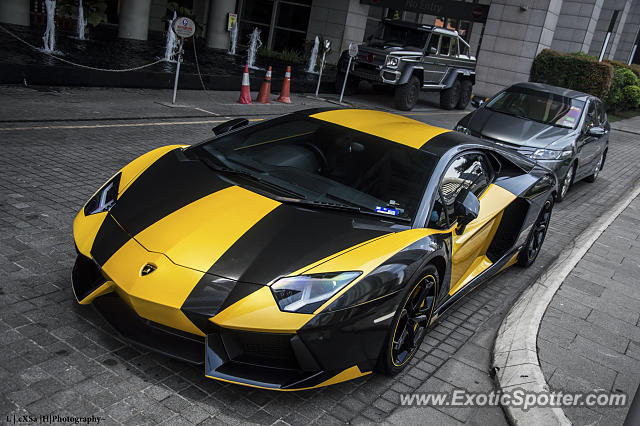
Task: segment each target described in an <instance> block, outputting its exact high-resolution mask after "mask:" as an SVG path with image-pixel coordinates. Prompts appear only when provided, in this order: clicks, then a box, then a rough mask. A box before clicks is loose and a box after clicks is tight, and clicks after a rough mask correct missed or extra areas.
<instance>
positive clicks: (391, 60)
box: [386, 56, 400, 68]
mask: <svg viewBox="0 0 640 426" xmlns="http://www.w3.org/2000/svg"><path fill="white" fill-rule="evenodd" d="M399 63H400V59H399V58H397V57H395V56H387V62H386V64H387V66H388V67H389V68H397V67H398V64H399Z"/></svg>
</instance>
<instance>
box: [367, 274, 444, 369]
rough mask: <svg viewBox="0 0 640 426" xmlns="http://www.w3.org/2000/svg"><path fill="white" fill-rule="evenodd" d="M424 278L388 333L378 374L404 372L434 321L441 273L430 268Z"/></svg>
mask: <svg viewBox="0 0 640 426" xmlns="http://www.w3.org/2000/svg"><path fill="white" fill-rule="evenodd" d="M422 276H423V278H422V279H421V280H420V281H418V282H417V283H416V284H414V285H413V286H411V287H410V288H409V290H408V292H407V293H406V294H405V296H404V297H403V299H402V302H401V303H400V305H399V307H398V310H397V311H396V313H395V315H394V317H393V322H392V323H391V327H390V329H389V333H388V336H387V340H386V341H385V344H384V346H383V348H382V350H383V353H382V354H381V356H380V359H379V361H378V368H377V369H378V370H380V371H381V372H383V373H387V374H397V373H399V372H400V371H402V370H403V369H404V368H405V367H406V366H407V365H408V364H409V361H410V360H411V358H413V356H414V355H415V353H416V351H417V350H418V348H419V347H420V344H421V343H422V340H424V336H425V335H426V333H427V327H428V325H429V322H430V320H431V314H432V313H433V307H434V304H435V296H436V290H437V286H438V271H437V270H436V268H435V267H434V266H433V265H429V266H427V268H426V269H425V271H424V272H423V274H422Z"/></svg>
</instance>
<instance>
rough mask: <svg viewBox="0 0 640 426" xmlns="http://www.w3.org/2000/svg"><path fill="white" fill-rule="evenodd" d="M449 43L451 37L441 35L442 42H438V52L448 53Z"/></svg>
mask: <svg viewBox="0 0 640 426" xmlns="http://www.w3.org/2000/svg"><path fill="white" fill-rule="evenodd" d="M450 43H451V37H442V42H441V43H440V54H441V55H448V54H449V44H450Z"/></svg>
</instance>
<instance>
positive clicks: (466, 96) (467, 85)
mask: <svg viewBox="0 0 640 426" xmlns="http://www.w3.org/2000/svg"><path fill="white" fill-rule="evenodd" d="M472 89H473V84H471V81H470V80H462V83H460V99H459V100H458V104H457V105H456V108H457V109H465V108H466V107H467V105H469V101H471V90H472Z"/></svg>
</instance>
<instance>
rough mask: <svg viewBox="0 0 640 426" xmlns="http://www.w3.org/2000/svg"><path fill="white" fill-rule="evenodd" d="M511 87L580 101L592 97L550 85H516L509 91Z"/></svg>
mask: <svg viewBox="0 0 640 426" xmlns="http://www.w3.org/2000/svg"><path fill="white" fill-rule="evenodd" d="M511 87H521V88H523V89H532V90H537V91H539V92H547V93H553V94H554V95H560V96H564V97H567V98H571V99H579V100H586V99H587V98H589V97H590V96H591V95H589V94H587V93H583V92H578V91H577V90H571V89H566V88H564V87H558V86H552V85H550V84H544V83H529V82H527V83H516V84H514V85H513V86H510V87H509V88H507V90H509V89H510V88H511Z"/></svg>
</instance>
